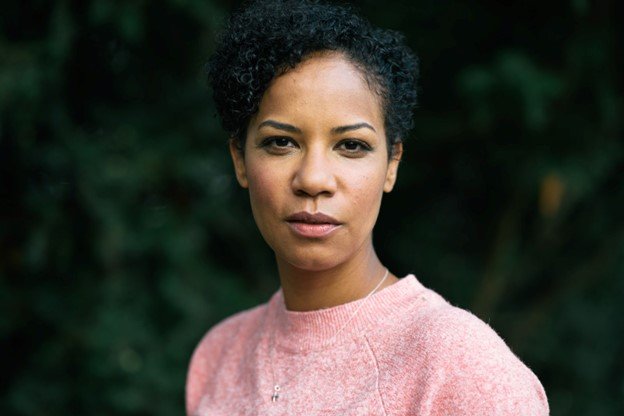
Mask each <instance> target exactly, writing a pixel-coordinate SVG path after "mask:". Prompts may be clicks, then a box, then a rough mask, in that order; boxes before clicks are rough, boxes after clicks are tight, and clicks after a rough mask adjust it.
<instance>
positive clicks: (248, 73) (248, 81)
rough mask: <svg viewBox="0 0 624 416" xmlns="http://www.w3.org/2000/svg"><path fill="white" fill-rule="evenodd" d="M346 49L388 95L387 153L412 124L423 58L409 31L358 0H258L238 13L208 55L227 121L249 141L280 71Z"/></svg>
mask: <svg viewBox="0 0 624 416" xmlns="http://www.w3.org/2000/svg"><path fill="white" fill-rule="evenodd" d="M324 51H334V52H339V53H342V54H344V55H345V56H346V57H347V59H349V60H350V61H351V62H352V63H353V64H354V65H355V66H356V67H358V69H360V70H361V71H362V72H363V74H364V76H365V79H366V80H367V82H368V84H369V86H370V87H371V89H372V90H373V91H375V92H376V93H377V94H378V95H379V96H380V98H381V102H382V106H383V112H384V125H385V130H386V138H387V140H388V154H389V156H390V155H391V149H392V148H393V146H392V145H393V144H395V143H398V142H401V141H403V140H404V139H405V136H406V135H407V133H408V132H409V130H410V129H411V128H412V127H413V124H414V122H413V110H414V107H415V106H416V98H417V94H416V80H417V76H418V59H417V57H416V56H415V54H414V53H413V52H412V51H411V50H410V49H409V48H408V47H407V46H406V45H405V43H404V37H403V35H402V34H400V33H399V32H396V31H392V30H385V29H380V28H377V27H374V26H373V25H371V24H370V23H369V22H368V21H367V20H365V19H364V18H362V17H361V16H359V15H358V14H357V13H356V12H355V11H354V10H353V9H352V8H350V7H347V6H338V5H332V4H326V3H321V2H319V1H316V0H256V1H252V2H250V3H248V4H246V5H245V6H244V7H243V8H242V9H241V10H239V11H238V12H237V13H235V14H233V15H232V17H231V18H230V20H229V21H228V23H227V25H226V27H225V29H224V31H223V32H222V33H221V34H220V36H219V37H218V39H217V47H216V50H215V52H214V54H213V55H212V57H211V58H210V60H209V61H208V64H207V75H208V82H209V84H210V85H211V86H212V89H213V96H214V101H215V103H216V106H217V111H218V113H219V116H220V118H221V122H222V124H223V127H224V128H225V130H226V131H227V132H228V133H229V134H230V137H231V138H232V139H234V140H236V141H237V144H238V146H239V148H241V149H242V148H243V145H244V142H245V136H246V134H247V127H248V125H249V121H250V119H251V117H252V116H253V115H254V114H256V113H257V111H258V107H259V104H260V101H261V99H262V96H263V95H264V92H265V91H266V89H267V88H268V86H269V84H270V83H271V81H272V80H273V78H275V77H276V76H279V75H282V74H283V73H285V72H286V71H288V69H291V68H294V67H295V66H297V64H298V63H300V62H301V61H302V60H304V59H305V58H306V57H308V56H309V55H311V54H313V53H315V52H324Z"/></svg>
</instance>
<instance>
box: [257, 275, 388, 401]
mask: <svg viewBox="0 0 624 416" xmlns="http://www.w3.org/2000/svg"><path fill="white" fill-rule="evenodd" d="M388 274H389V272H388V269H386V272H385V273H384V275H383V278H382V279H381V280H380V281H379V283H377V286H375V288H374V289H373V290H371V291H370V293H369V294H368V295H366V297H364V299H363V300H362V302H360V304H359V305H358V307H357V308H356V309H355V311H354V312H353V313H352V314H351V316H350V317H349V319H347V321H346V322H345V323H344V324H343V325H342V326H341V327H340V328H338V330H337V331H336V333H335V334H334V335H332V337H331V338H330V339H329V340H328V341H327V342H325V343H324V345H323V346H322V347H321V348H320V349H318V350H315V351H313V353H319V352H322V351H324V350H325V349H326V348H327V347H328V346H329V345H331V344H332V343H333V342H334V340H335V339H336V337H338V335H339V334H340V333H341V332H342V331H343V330H344V329H345V328H346V327H347V325H349V323H350V322H351V321H352V320H353V318H355V316H356V315H357V314H358V312H359V311H360V309H361V308H362V306H364V304H365V303H366V301H367V300H368V298H370V297H371V296H372V295H373V293H375V292H376V291H377V289H379V288H380V287H381V285H382V284H383V282H384V281H385V280H386V279H387V278H388ZM274 350H275V328H273V331H272V332H271V346H270V350H269V354H270V357H269V364H270V366H271V376H272V377H273V392H272V394H271V401H272V402H276V401H277V400H278V399H279V393H280V391H281V390H282V387H281V385H280V384H278V383H277V382H276V378H275V367H274V366H273V354H274ZM305 368H306V365H305V363H304V365H303V366H302V367H301V369H300V370H299V371H298V372H297V373H296V374H295V375H294V376H292V377H290V378H289V379H288V381H287V382H286V383H282V385H283V384H288V383H289V382H290V381H292V380H294V379H295V378H297V377H298V376H299V374H301V372H302V371H303V370H304V369H305Z"/></svg>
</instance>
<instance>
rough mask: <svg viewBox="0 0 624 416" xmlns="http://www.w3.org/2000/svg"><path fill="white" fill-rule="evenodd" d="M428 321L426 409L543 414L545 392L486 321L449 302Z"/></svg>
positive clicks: (441, 414)
mask: <svg viewBox="0 0 624 416" xmlns="http://www.w3.org/2000/svg"><path fill="white" fill-rule="evenodd" d="M428 323H429V325H434V326H435V327H437V330H438V331H439V333H440V336H439V337H436V338H437V340H436V342H435V343H433V345H432V347H433V348H435V350H434V351H430V352H429V355H430V356H431V357H432V358H433V360H434V361H435V362H436V364H437V365H435V366H434V368H433V369H435V370H434V371H433V374H432V380H431V381H432V382H433V383H432V385H431V386H430V387H431V389H430V390H429V394H428V396H429V397H428V399H429V400H426V402H427V405H428V406H427V407H429V409H428V410H429V412H428V413H427V414H430V415H431V416H448V415H482V416H488V415H492V416H494V415H496V416H504V415H509V416H512V415H513V416H518V415H526V416H544V415H548V413H549V409H548V401H547V399H546V394H545V392H544V389H543V387H542V385H541V384H540V382H539V380H538V379H537V377H536V376H535V374H533V372H531V370H529V369H528V368H527V367H526V366H525V365H524V364H523V363H522V362H521V361H520V360H519V359H518V358H517V357H516V356H515V355H514V354H513V353H512V352H511V350H510V349H509V347H507V345H506V344H505V342H504V341H503V340H502V339H501V338H500V337H499V336H498V335H497V334H496V333H495V332H494V330H492V328H490V327H489V326H488V325H487V324H485V323H484V322H483V321H481V320H480V319H478V318H477V317H475V316H474V315H472V314H470V313H469V312H466V311H464V310H461V309H458V308H454V307H448V308H444V309H443V310H441V311H440V313H439V314H438V315H437V316H436V317H435V319H432V320H430V321H429V322H428Z"/></svg>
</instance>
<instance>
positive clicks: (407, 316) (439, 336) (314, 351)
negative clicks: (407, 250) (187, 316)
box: [186, 275, 548, 416]
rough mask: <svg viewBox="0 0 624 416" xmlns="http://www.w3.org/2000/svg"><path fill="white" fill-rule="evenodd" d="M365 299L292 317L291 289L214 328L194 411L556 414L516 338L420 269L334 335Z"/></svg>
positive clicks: (191, 381) (190, 392) (193, 373)
mask: <svg viewBox="0 0 624 416" xmlns="http://www.w3.org/2000/svg"><path fill="white" fill-rule="evenodd" d="M361 302H363V301H362V300H358V301H355V302H351V303H347V304H344V305H340V306H336V307H333V308H329V309H322V310H318V311H311V312H293V311H288V310H287V309H286V308H285V306H284V299H283V296H282V292H281V290H280V291H278V292H277V293H275V295H273V297H272V298H271V300H270V301H269V303H268V304H263V305H260V306H258V307H256V308H253V309H251V310H248V311H244V312H241V313H238V314H236V315H234V316H232V317H230V318H228V319H226V320H225V321H223V322H222V323H220V324H219V325H217V326H215V327H214V328H213V329H212V330H210V331H209V332H208V334H206V336H205V337H204V338H203V339H202V341H201V342H200V344H199V345H198V347H197V349H196V350H195V353H194V354H193V358H192V360H191V364H190V369H189V373H188V378H187V386H186V407H187V414H188V415H201V416H204V415H211V416H213V415H219V416H220V415H224V416H233V415H297V416H298V415H341V416H342V415H419V416H434V415H436V416H437V415H439V416H442V415H444V416H455V415H478V416H486V415H513V416H533V415H547V414H548V402H547V400H546V395H545V393H544V389H543V387H542V385H541V384H540V382H539V380H538V379H537V377H535V375H534V374H533V373H532V372H531V370H529V369H528V368H527V367H526V366H525V365H524V364H523V363H522V362H521V361H520V360H519V359H518V358H517V357H516V356H515V355H514V354H513V353H512V352H511V351H510V350H509V348H508V347H507V345H505V342H504V341H503V340H502V339H501V338H500V337H499V336H498V335H497V334H496V333H495V332H494V331H493V330H492V329H491V328H490V327H489V326H488V325H486V324H485V323H484V322H482V321H481V320H479V319H478V318H476V317H475V316H474V315H472V314H470V313H469V312H466V311H464V310H462V309H459V308H456V307H453V306H451V305H449V304H448V303H447V302H446V301H445V300H444V299H442V297H440V296H439V295H438V294H437V293H435V292H433V291H431V290H429V289H426V288H425V287H423V286H422V285H421V284H420V283H419V282H418V280H416V278H415V277H414V276H413V275H409V276H407V277H405V278H403V279H401V280H400V281H399V282H397V283H395V284H393V285H392V286H389V287H387V288H385V289H383V290H381V291H379V292H377V293H375V294H374V295H373V296H371V297H370V298H369V299H368V301H366V302H365V303H364V304H363V306H362V307H361V309H360V310H359V312H358V313H357V315H356V316H355V318H353V319H352V320H351V321H350V322H349V324H348V325H347V326H346V327H344V329H343V330H342V331H341V332H340V333H339V334H338V336H336V337H334V334H335V333H336V332H337V331H338V329H339V328H341V327H343V326H344V324H345V323H346V322H347V321H348V320H349V318H350V317H351V316H352V314H353V312H354V311H355V309H356V308H357V307H358V306H359V305H360V304H361ZM272 345H273V348H272ZM271 363H272V365H271ZM273 374H274V375H273ZM274 377H275V380H274ZM276 383H277V384H280V386H281V390H280V392H279V399H278V400H277V401H275V402H274V401H272V400H271V396H272V394H273V386H274V384H276Z"/></svg>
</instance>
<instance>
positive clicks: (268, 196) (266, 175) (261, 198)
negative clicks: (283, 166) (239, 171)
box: [247, 164, 281, 213]
mask: <svg viewBox="0 0 624 416" xmlns="http://www.w3.org/2000/svg"><path fill="white" fill-rule="evenodd" d="M247 176H248V181H249V196H250V199H251V203H252V208H253V210H254V212H256V213H259V212H260V211H261V208H263V207H267V206H271V205H274V203H275V202H276V201H277V196H278V194H279V188H280V186H281V185H280V183H279V178H278V177H276V176H275V175H274V174H273V171H272V170H271V169H266V168H262V166H260V165H257V164H250V165H249V166H247Z"/></svg>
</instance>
